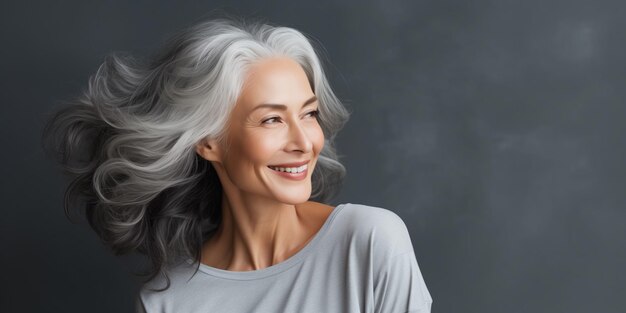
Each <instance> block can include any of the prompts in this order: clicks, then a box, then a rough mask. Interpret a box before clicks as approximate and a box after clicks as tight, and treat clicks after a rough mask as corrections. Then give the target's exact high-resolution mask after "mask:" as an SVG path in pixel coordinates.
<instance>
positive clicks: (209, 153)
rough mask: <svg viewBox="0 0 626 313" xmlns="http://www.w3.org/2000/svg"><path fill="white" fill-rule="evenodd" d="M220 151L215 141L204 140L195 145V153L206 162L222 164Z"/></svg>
mask: <svg viewBox="0 0 626 313" xmlns="http://www.w3.org/2000/svg"><path fill="white" fill-rule="evenodd" d="M221 152H222V151H221V149H220V147H219V145H218V143H217V140H215V139H207V138H204V139H202V140H200V141H199V142H198V143H197V144H196V153H198V155H200V156H201V157H202V158H203V159H205V160H207V161H214V162H220V163H221V162H222V158H221V157H222V154H221Z"/></svg>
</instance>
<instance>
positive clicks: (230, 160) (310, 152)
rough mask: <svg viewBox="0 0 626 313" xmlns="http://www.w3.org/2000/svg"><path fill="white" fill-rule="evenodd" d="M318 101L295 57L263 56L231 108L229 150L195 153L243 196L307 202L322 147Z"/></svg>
mask: <svg viewBox="0 0 626 313" xmlns="http://www.w3.org/2000/svg"><path fill="white" fill-rule="evenodd" d="M318 105H319V103H318V101H317V99H316V97H315V94H314V93H313V91H312V90H311V87H310V85H309V81H308V78H307V76H306V74H305V72H304V70H303V69H302V67H301V66H300V65H299V64H298V63H297V62H295V61H293V60H292V59H289V58H284V57H280V58H271V59H264V60H262V61H260V62H258V63H256V64H254V65H253V66H252V67H251V68H250V71H249V72H248V76H247V78H246V81H245V84H244V87H243V90H242V92H241V94H240V96H239V99H238V100H237V103H236V105H235V108H234V109H233V111H232V113H231V116H230V120H229V125H228V130H227V131H228V134H227V141H228V149H227V150H224V147H219V148H217V149H213V151H208V150H207V149H206V148H203V149H198V153H199V154H200V155H202V156H203V157H205V159H209V160H211V161H213V165H214V167H215V168H216V171H217V172H218V175H219V177H220V180H221V182H222V185H223V186H224V187H225V188H229V186H230V188H234V189H237V192H238V193H239V194H240V195H241V196H246V197H247V196H261V197H265V198H270V199H274V200H276V201H279V202H281V203H289V204H298V203H303V202H306V201H307V200H308V199H309V197H310V195H311V189H312V187H311V174H312V172H313V169H314V168H315V165H316V163H317V159H318V155H319V153H320V152H321V151H322V148H323V147H324V133H323V132H322V128H321V127H320V124H319V123H318V120H317V115H316V113H317V112H316V111H317V109H318ZM203 151H204V153H203ZM276 166H277V167H283V168H284V170H285V172H282V171H278V170H277V169H276ZM273 168H274V169H273ZM300 171H302V172H300Z"/></svg>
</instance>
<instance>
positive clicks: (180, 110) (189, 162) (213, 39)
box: [42, 17, 350, 290]
mask: <svg viewBox="0 0 626 313" xmlns="http://www.w3.org/2000/svg"><path fill="white" fill-rule="evenodd" d="M312 43H313V41H310V40H309V39H308V37H306V36H305V35H304V34H303V33H301V32H299V31H298V30H295V29H293V28H289V27H280V26H272V25H269V24H267V23H264V22H261V21H252V22H249V21H244V20H242V19H235V18H224V17H220V18H215V19H211V20H207V21H203V22H200V23H197V24H195V25H193V26H191V27H189V28H187V29H185V30H184V31H182V32H180V33H178V34H177V35H175V36H173V37H172V38H171V39H170V40H169V41H168V42H167V44H166V45H164V46H163V48H162V49H161V50H160V52H159V53H157V54H156V55H154V56H152V57H151V58H149V59H148V60H146V61H143V60H139V59H136V58H134V57H132V56H131V55H128V54H121V53H112V54H110V55H108V56H107V57H105V59H104V62H103V63H102V64H101V65H100V67H99V69H98V70H97V72H96V73H95V74H94V75H92V76H91V77H90V79H89V84H88V87H87V88H86V90H85V91H84V92H83V93H82V94H81V95H80V96H78V97H76V98H75V99H74V100H72V101H70V102H68V103H66V104H65V105H64V106H63V107H62V108H59V109H58V110H56V111H55V112H54V114H52V115H51V117H50V118H49V120H48V121H47V123H46V125H45V127H44V133H43V138H42V140H43V142H44V149H45V150H46V151H48V152H51V153H52V154H53V155H54V157H55V158H56V159H57V161H58V162H59V163H60V164H61V165H62V167H63V169H64V172H65V173H66V174H68V175H69V176H70V177H71V180H70V182H69V184H68V186H67V189H66V190H65V196H64V201H63V203H64V210H65V212H66V214H67V215H68V217H69V216H70V211H71V209H70V208H72V207H73V208H83V209H84V212H85V216H86V218H87V220H88V222H89V224H90V226H91V227H92V228H93V230H94V231H95V232H96V233H97V235H98V236H99V237H100V238H101V240H102V241H103V243H104V244H105V245H107V246H108V247H110V248H111V249H112V251H113V253H114V254H115V255H122V254H127V253H131V252H135V251H137V252H139V253H142V254H145V255H146V256H147V257H148V259H149V260H150V268H149V269H148V271H147V272H146V273H145V275H147V276H148V278H147V280H151V279H152V278H154V277H155V276H156V275H158V274H159V273H163V274H164V276H165V278H166V281H167V284H166V286H165V288H163V289H160V290H165V289H167V288H169V286H170V280H169V277H168V275H167V267H168V265H170V264H173V263H174V262H178V261H180V260H181V259H180V258H192V259H195V260H196V261H198V264H199V261H200V256H201V246H202V243H203V242H204V241H205V240H206V239H208V238H209V237H210V236H211V235H212V234H213V232H214V231H215V230H216V229H217V227H218V226H219V223H220V222H221V201H222V199H221V197H222V187H221V183H220V181H219V178H218V176H217V174H216V172H215V170H214V169H213V166H212V165H211V163H210V162H209V161H207V160H205V159H203V158H202V157H200V156H199V155H198V154H197V153H196V151H195V145H196V143H198V142H199V141H200V140H202V139H205V138H215V139H217V140H218V141H219V142H222V143H223V142H225V136H226V134H225V129H226V125H227V122H228V121H227V119H228V117H229V114H230V112H231V110H232V109H233V107H234V105H235V103H236V100H237V98H238V96H239V94H240V92H241V90H242V86H243V83H244V81H243V80H244V78H245V73H246V71H247V69H248V68H249V66H250V65H252V64H253V63H254V62H256V61H258V60H261V59H263V58H267V57H272V56H287V57H290V58H292V59H293V60H295V61H296V62H298V63H299V64H300V65H301V66H302V68H303V69H304V71H305V73H306V75H307V77H308V80H309V83H310V85H311V88H312V90H313V92H314V93H315V94H316V96H317V98H318V101H319V115H318V120H319V123H320V126H321V128H322V130H323V132H324V135H325V138H326V139H325V140H326V142H325V144H324V148H323V150H322V151H321V153H320V155H319V160H318V163H317V165H316V168H315V170H314V172H313V174H312V189H313V190H312V194H311V199H312V200H315V201H320V202H326V201H328V200H329V199H331V198H333V197H334V196H335V195H336V192H337V191H338V190H339V187H340V185H341V183H342V181H343V178H344V176H345V168H344V166H343V165H342V164H341V163H340V162H339V161H338V156H337V153H336V151H335V148H334V147H333V141H334V138H335V135H336V134H337V132H338V131H339V130H340V129H341V128H342V127H343V125H344V124H345V122H346V121H347V120H348V118H349V115H350V113H349V112H348V111H347V110H346V108H345V107H344V105H343V104H342V103H341V101H340V100H339V99H338V98H337V97H336V96H335V94H334V93H333V91H332V90H331V87H330V85H329V82H328V81H327V78H326V77H325V74H324V71H323V67H322V64H321V62H320V60H319V58H318V55H317V54H316V50H315V49H314V47H313V45H312Z"/></svg>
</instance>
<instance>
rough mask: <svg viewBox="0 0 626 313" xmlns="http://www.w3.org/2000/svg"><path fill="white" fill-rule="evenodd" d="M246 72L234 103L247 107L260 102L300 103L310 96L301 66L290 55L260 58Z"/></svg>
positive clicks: (309, 89)
mask: <svg viewBox="0 0 626 313" xmlns="http://www.w3.org/2000/svg"><path fill="white" fill-rule="evenodd" d="M246 74H247V75H246V78H245V81H244V86H243V89H242V91H241V94H240V96H239V100H238V103H240V104H241V105H242V106H244V107H247V108H249V109H252V108H253V107H254V106H256V105H258V104H261V103H264V102H272V103H285V104H289V103H290V102H294V101H296V102H298V103H301V102H302V101H304V100H306V99H308V98H310V97H311V95H313V91H312V90H311V86H310V84H309V80H308V78H307V76H306V73H305V72H304V69H302V67H301V66H300V64H298V63H297V62H296V61H294V60H292V59H291V58H287V57H275V58H270V59H264V60H261V61H259V62H257V63H255V64H253V65H251V66H250V68H249V70H248V72H247V73H246Z"/></svg>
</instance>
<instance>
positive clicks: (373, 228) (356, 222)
mask: <svg viewBox="0 0 626 313" xmlns="http://www.w3.org/2000/svg"><path fill="white" fill-rule="evenodd" d="M342 210H343V211H344V212H342V215H343V218H342V219H341V222H342V223H344V225H345V227H346V228H347V229H348V231H349V232H350V234H351V235H352V236H355V237H359V238H361V239H363V240H361V241H365V242H366V243H367V245H368V246H369V247H370V248H371V249H374V250H375V251H373V252H375V253H377V254H379V255H387V256H389V255H397V254H401V253H405V252H409V251H413V245H412V242H411V237H410V235H409V231H408V228H407V226H406V224H405V222H404V220H403V219H402V218H401V217H400V216H399V215H398V214H396V213H395V212H394V211H392V210H390V209H386V208H381V207H376V206H370V205H365V204H355V203H347V204H346V205H345V206H344V208H342Z"/></svg>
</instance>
